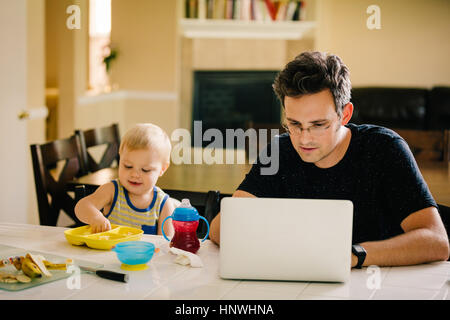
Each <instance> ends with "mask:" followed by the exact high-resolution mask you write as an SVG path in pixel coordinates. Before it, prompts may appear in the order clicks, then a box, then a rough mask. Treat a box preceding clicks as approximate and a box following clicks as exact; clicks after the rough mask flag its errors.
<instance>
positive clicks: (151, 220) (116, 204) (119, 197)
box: [106, 179, 169, 234]
mask: <svg viewBox="0 0 450 320" xmlns="http://www.w3.org/2000/svg"><path fill="white" fill-rule="evenodd" d="M112 182H113V184H114V188H115V191H114V200H113V203H112V204H111V209H110V210H109V213H108V215H107V216H106V217H107V218H108V219H109V221H110V222H111V223H114V224H118V225H123V226H129V227H133V228H138V229H142V230H143V231H144V233H147V234H156V233H157V231H158V219H159V215H160V213H161V210H162V209H163V207H164V204H165V203H166V201H167V199H168V198H169V195H167V194H166V193H164V191H162V190H161V189H160V188H159V187H157V186H154V187H153V200H152V202H151V203H150V205H149V206H148V208H145V209H139V208H136V207H135V206H134V205H133V204H132V203H131V200H130V197H129V195H128V191H127V189H125V188H124V187H123V186H122V185H121V184H120V182H119V180H118V179H116V180H113V181H112Z"/></svg>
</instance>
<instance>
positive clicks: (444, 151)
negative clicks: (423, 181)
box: [394, 129, 450, 161]
mask: <svg viewBox="0 0 450 320" xmlns="http://www.w3.org/2000/svg"><path fill="white" fill-rule="evenodd" d="M394 131H396V132H397V133H398V134H399V135H400V136H401V137H402V138H403V139H405V141H406V142H407V143H408V145H409V148H410V149H411V151H412V153H413V154H414V157H415V158H416V160H419V161H420V160H423V161H450V155H449V153H450V130H408V129H394Z"/></svg>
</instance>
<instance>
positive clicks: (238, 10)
mask: <svg viewBox="0 0 450 320" xmlns="http://www.w3.org/2000/svg"><path fill="white" fill-rule="evenodd" d="M183 1H185V5H184V8H185V13H184V18H187V19H218V20H243V21H302V20H305V12H306V11H305V1H300V0H183Z"/></svg>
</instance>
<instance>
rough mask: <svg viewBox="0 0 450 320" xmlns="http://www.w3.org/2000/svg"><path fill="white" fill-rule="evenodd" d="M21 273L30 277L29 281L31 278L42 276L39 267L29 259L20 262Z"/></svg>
mask: <svg viewBox="0 0 450 320" xmlns="http://www.w3.org/2000/svg"><path fill="white" fill-rule="evenodd" d="M22 272H23V273H24V274H25V275H26V276H28V277H30V278H31V279H33V278H38V277H41V276H42V272H41V270H40V269H39V267H38V266H37V265H36V264H34V263H33V261H31V259H30V258H24V259H23V261H22Z"/></svg>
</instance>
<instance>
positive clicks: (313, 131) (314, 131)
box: [283, 121, 334, 137]
mask: <svg viewBox="0 0 450 320" xmlns="http://www.w3.org/2000/svg"><path fill="white" fill-rule="evenodd" d="M333 122H334V121H330V122H326V123H319V124H314V125H312V126H311V127H309V128H302V127H301V126H300V125H299V124H296V123H291V122H284V123H283V128H284V129H285V130H286V131H287V132H289V134H291V135H293V136H299V135H301V133H302V131H304V130H306V131H308V133H309V134H310V135H311V136H313V137H319V136H321V135H323V134H324V133H325V131H327V130H328V129H329V128H330V127H331V125H332V124H333Z"/></svg>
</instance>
